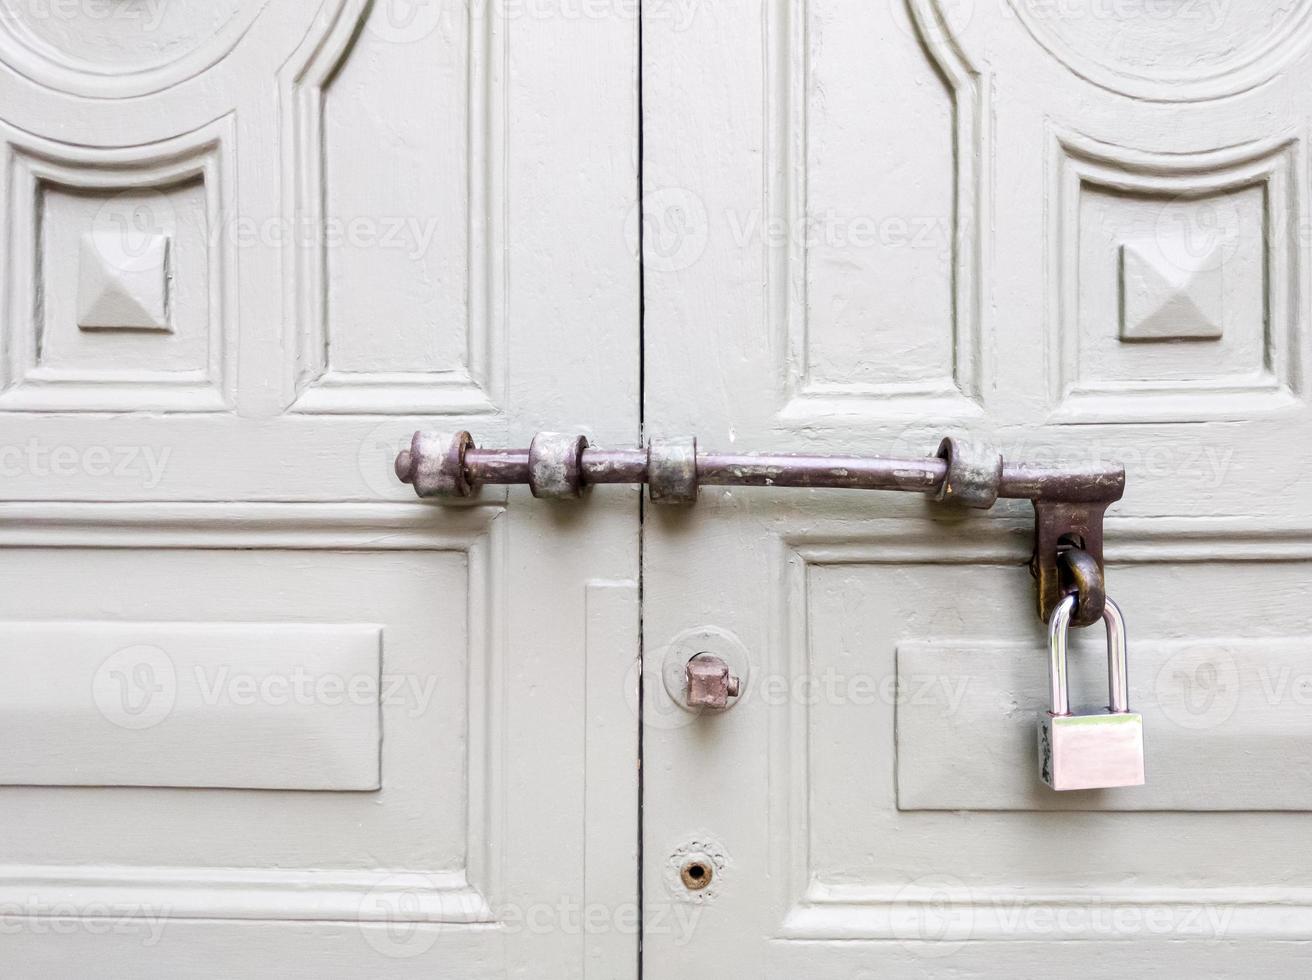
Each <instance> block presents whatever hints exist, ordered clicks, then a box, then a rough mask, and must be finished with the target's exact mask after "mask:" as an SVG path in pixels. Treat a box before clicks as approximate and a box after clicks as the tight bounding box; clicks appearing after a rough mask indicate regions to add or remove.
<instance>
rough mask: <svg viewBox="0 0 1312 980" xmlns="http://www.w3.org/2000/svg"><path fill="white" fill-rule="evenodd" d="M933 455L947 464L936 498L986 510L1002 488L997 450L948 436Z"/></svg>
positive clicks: (1000, 459) (944, 501)
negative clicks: (945, 473)
mask: <svg viewBox="0 0 1312 980" xmlns="http://www.w3.org/2000/svg"><path fill="white" fill-rule="evenodd" d="M936 455H937V456H938V458H939V459H941V460H943V461H944V462H945V463H947V464H948V471H947V475H946V476H945V477H944V478H943V483H942V485H941V486H940V487H939V491H938V496H937V499H938V500H939V501H941V502H943V503H954V504H960V505H961V506H963V507H976V508H979V509H980V510H988V509H989V508H990V507H992V506H993V505H994V504H995V503H996V502H997V499H998V492H999V490H1000V489H1001V488H1002V454H1001V453H999V452H997V451H995V450H993V449H991V448H989V447H987V446H981V445H979V444H977V443H966V442H962V441H961V440H960V439H954V438H952V437H951V436H948V437H947V438H945V439H944V440H943V441H942V442H941V443H939V446H938V453H937V454H936Z"/></svg>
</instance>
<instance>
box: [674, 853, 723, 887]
mask: <svg viewBox="0 0 1312 980" xmlns="http://www.w3.org/2000/svg"><path fill="white" fill-rule="evenodd" d="M714 875H715V872H714V871H712V870H711V866H710V865H709V864H707V863H706V862H705V861H699V860H692V861H689V862H688V863H687V864H685V865H684V866H683V867H682V868H680V869H679V877H680V878H682V879H683V885H684V887H685V888H687V889H688V890H689V891H694V892H696V891H701V890H702V889H703V888H705V887H706V886H707V885H709V884H710V883H711V878H712V877H714Z"/></svg>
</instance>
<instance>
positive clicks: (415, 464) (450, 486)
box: [396, 432, 474, 497]
mask: <svg viewBox="0 0 1312 980" xmlns="http://www.w3.org/2000/svg"><path fill="white" fill-rule="evenodd" d="M473 448H474V439H473V437H472V436H471V435H470V434H469V433H468V432H457V433H456V434H455V435H453V436H451V437H450V438H449V439H448V438H446V437H444V436H441V435H438V434H437V433H433V432H416V433H415V435H414V438H413V439H412V440H410V449H409V450H407V451H403V452H401V453H400V454H399V455H398V456H397V457H396V475H397V477H398V478H399V479H400V480H401V482H402V483H409V484H411V485H412V486H413V487H414V488H415V493H417V494H418V495H419V496H421V497H468V496H469V495H470V494H472V493H473V492H474V485H473V483H471V482H470V479H469V474H468V472H467V471H466V469H465V453H467V452H468V451H469V450H471V449H473Z"/></svg>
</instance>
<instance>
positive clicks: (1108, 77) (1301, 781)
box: [643, 0, 1312, 980]
mask: <svg viewBox="0 0 1312 980" xmlns="http://www.w3.org/2000/svg"><path fill="white" fill-rule="evenodd" d="M1309 17H1312V5H1309V4H1308V3H1303V2H1295V3H1288V2H1275V0H1272V2H1251V3H1243V4H1237V3H1192V2H1185V0H1180V2H1168V3H1153V2H1142V3H1139V2H1133V0H1131V2H1128V3H1096V2H1084V0H1074V2H1070V3H1038V2H1033V3H1032V2H1029V0H1007V2H1003V0H990V2H984V0H974V2H972V0H959V2H951V3H949V2H937V0H910V2H905V0H876V2H863V3H858V2H855V0H724V2H717V3H715V4H713V5H711V4H707V5H702V6H700V7H699V8H698V9H697V11H696V13H695V16H693V17H691V18H689V19H686V20H685V21H682V22H679V23H676V22H674V21H673V20H672V19H670V18H668V17H664V16H659V15H658V13H657V10H656V8H652V9H651V10H650V11H649V14H648V16H647V17H646V18H645V22H644V27H645V30H644V35H643V62H644V63H643V93H644V146H645V148H646V152H645V155H644V170H643V173H644V194H645V200H646V201H647V203H648V226H649V228H651V229H653V231H652V233H651V234H649V236H648V250H647V266H646V267H647V280H646V326H645V338H646V362H645V374H646V380H647V386H646V406H645V419H646V424H647V428H648V430H649V431H650V432H652V433H654V434H678V433H685V432H688V433H691V432H695V433H696V434H697V435H698V437H699V438H700V440H701V444H702V446H703V448H707V449H709V448H714V447H722V448H726V449H728V448H733V449H735V450H737V451H745V450H750V449H772V450H782V449H797V450H804V451H812V452H825V451H832V452H843V451H846V452H889V451H897V452H901V453H922V454H929V453H932V452H933V451H934V448H935V446H936V445H937V438H938V436H939V435H940V434H943V433H944V432H945V431H957V432H965V433H968V434H972V435H975V436H979V437H982V438H986V439H991V440H995V441H996V442H998V443H999V444H1000V445H1001V447H1002V449H1003V451H1004V452H1005V453H1006V455H1007V456H1008V458H1012V459H1016V460H1025V459H1030V460H1035V461H1040V462H1050V463H1052V462H1059V461H1063V460H1067V461H1071V462H1073V463H1083V462H1088V461H1090V460H1101V461H1108V460H1121V461H1123V462H1124V463H1125V464H1126V466H1127V468H1128V473H1129V489H1128V492H1127V494H1126V496H1125V499H1124V501H1123V502H1122V503H1121V504H1119V505H1117V506H1116V507H1114V508H1113V510H1112V512H1111V520H1110V523H1109V527H1108V534H1109V543H1108V548H1109V560H1110V563H1111V564H1110V568H1109V591H1110V594H1111V595H1112V597H1113V598H1115V599H1117V600H1119V602H1120V604H1121V606H1122V608H1123V609H1124V611H1125V614H1126V617H1127V620H1128V624H1129V631H1130V647H1129V650H1130V658H1129V662H1130V692H1131V696H1132V704H1133V705H1136V706H1137V707H1138V708H1139V709H1140V710H1142V712H1143V715H1144V724H1145V727H1146V741H1147V785H1145V786H1144V787H1142V788H1137V789H1125V790H1116V791H1107V792H1101V793H1098V792H1086V793H1077V794H1065V795H1058V794H1056V793H1053V792H1051V791H1049V790H1047V789H1045V788H1044V787H1043V786H1042V785H1041V784H1040V782H1039V780H1038V778H1037V758H1036V751H1035V747H1034V745H1035V735H1034V730H1035V723H1036V722H1035V719H1036V718H1037V716H1038V713H1039V712H1040V711H1041V710H1043V706H1044V696H1045V694H1046V686H1045V682H1046V644H1045V637H1044V635H1043V631H1042V627H1041V625H1040V624H1039V623H1038V622H1037V619H1036V617H1035V615H1034V612H1033V598H1032V584H1031V581H1030V578H1029V575H1028V573H1027V570H1026V568H1025V561H1026V559H1027V557H1028V555H1027V550H1028V544H1029V526H1030V522H1031V517H1030V514H1029V508H1028V505H1025V504H1014V505H1010V506H1009V505H1005V504H1000V505H999V506H998V507H997V508H996V509H995V510H994V511H993V512H990V513H988V514H970V515H962V514H950V513H945V512H943V511H941V510H937V509H935V508H934V506H933V505H931V504H928V503H926V502H925V501H922V500H919V499H905V498H906V496H907V495H900V494H894V495H888V496H880V495H877V494H860V493H846V494H843V493H837V492H834V491H814V492H804V491H779V490H774V491H771V490H754V491H741V490H732V491H730V490H720V491H704V492H703V496H702V500H701V502H700V504H699V505H698V507H697V508H696V510H695V511H692V512H689V513H686V514H667V513H657V514H654V515H649V516H648V518H647V521H646V524H645V546H644V613H643V622H644V643H645V650H646V657H647V660H646V665H645V677H646V685H645V696H646V702H645V704H646V720H645V726H644V800H645V807H644V855H645V867H644V880H645V893H646V896H647V902H648V905H649V907H650V908H653V909H657V908H659V907H660V906H661V904H662V903H666V904H669V903H674V904H679V903H682V904H683V905H684V906H685V907H686V908H688V909H692V910H695V911H696V913H697V914H696V917H695V928H693V929H691V930H680V929H674V928H672V927H670V925H669V923H670V921H671V919H670V918H669V917H668V916H666V917H664V918H662V919H656V918H655V917H652V918H650V919H649V922H648V927H647V932H646V938H645V943H644V964H645V974H644V975H645V976H646V977H648V978H649V980H657V978H665V977H671V978H674V977H688V976H694V975H703V974H714V975H717V976H726V977H727V976H735V977H766V976H769V977H780V978H782V977H807V978H810V980H820V978H838V977H844V978H852V977H866V978H874V977H889V976H906V977H912V976H917V977H938V976H949V975H951V976H963V977H964V976H1041V975H1048V974H1051V973H1053V972H1054V971H1056V972H1057V973H1060V974H1063V975H1080V976H1113V975H1114V976H1130V975H1136V976H1137V975H1149V974H1156V975H1160V976H1186V975H1187V976H1239V975H1249V974H1254V973H1263V974H1267V975H1285V976H1298V975H1302V974H1304V973H1305V972H1306V965H1307V956H1308V952H1307V941H1308V939H1309V935H1312V906H1310V904H1309V902H1310V896H1312V892H1310V891H1309V887H1310V886H1312V866H1309V862H1308V860H1307V856H1306V853H1305V851H1304V849H1302V848H1300V846H1299V844H1298V843H1297V842H1298V841H1300V840H1302V839H1303V838H1304V837H1305V836H1306V834H1307V833H1308V830H1309V823H1308V819H1309V817H1308V811H1309V810H1312V777H1310V776H1309V773H1312V767H1309V762H1312V750H1310V749H1309V746H1312V724H1310V723H1309V715H1308V712H1307V683H1308V636H1309V631H1310V630H1312V615H1310V614H1309V607H1308V603H1307V602H1306V598H1305V597H1306V591H1307V583H1308V581H1309V573H1310V572H1312V568H1310V562H1312V525H1309V523H1308V516H1307V514H1308V503H1309V500H1310V499H1312V491H1309V489H1308V483H1307V479H1308V476H1309V471H1308V464H1307V461H1306V460H1307V454H1306V453H1305V452H1303V451H1302V449H1301V447H1302V445H1303V444H1304V443H1305V442H1306V440H1307V438H1308V436H1309V434H1310V433H1312V425H1310V423H1312V419H1310V418H1309V411H1308V405H1307V378H1308V356H1307V355H1308V343H1307V323H1308V319H1307V316H1308V310H1307V297H1308V290H1307V281H1308V279H1307V277H1308V248H1307V246H1308V236H1307V234H1306V229H1307V228H1308V227H1309V214H1308V171H1307V165H1308V164H1307V145H1306V144H1307V138H1308V132H1309V118H1308V102H1307V95H1306V93H1307V91H1308V89H1309V84H1310V83H1312V58H1310V57H1309V54H1308V48H1309V42H1310V41H1312V25H1310V24H1309ZM1092 632H1093V631H1089V633H1090V634H1092ZM680 644H682V645H683V646H684V648H686V649H693V648H695V647H696V646H697V645H698V644H702V645H710V646H711V647H712V648H714V649H716V650H723V651H730V652H731V653H732V655H733V656H734V657H737V658H739V661H740V662H741V664H742V665H743V670H742V672H743V673H744V675H745V676H744V695H743V696H742V697H741V699H740V701H739V703H737V704H736V705H735V706H734V707H732V708H731V709H729V710H728V711H727V712H724V713H722V714H720V715H717V716H702V717H696V718H694V717H692V716H689V715H687V714H684V713H682V712H681V711H680V710H679V709H678V708H677V707H676V706H674V705H673V703H672V701H671V699H670V697H669V696H668V694H667V692H666V689H665V686H664V685H663V684H662V683H661V680H660V668H661V664H662V659H663V656H664V650H665V648H667V647H674V648H676V649H677V648H679V646H680ZM1102 651H1103V647H1102V638H1101V636H1097V637H1095V636H1092V635H1089V636H1085V637H1081V640H1080V642H1079V644H1078V645H1077V647H1076V654H1075V657H1076V661H1077V662H1076V663H1075V665H1074V667H1073V669H1074V671H1075V684H1076V685H1077V687H1079V688H1080V692H1079V693H1080V694H1081V696H1082V697H1083V698H1084V699H1085V700H1086V701H1087V702H1088V703H1097V701H1098V699H1099V698H1101V697H1104V693H1103V688H1102V687H1101V686H1100V685H1102V684H1105V673H1104V671H1103V661H1102V657H1103V652H1102ZM1104 703H1105V702H1104ZM690 855H691V856H693V857H695V858H696V859H698V860H700V861H702V862H703V864H704V865H705V867H706V868H707V869H708V873H709V874H710V876H711V882H710V884H709V886H708V887H705V888H702V889H700V890H690V889H689V888H688V887H687V886H685V884H684V883H683V882H682V881H681V877H680V874H679V870H680V867H681V865H682V864H683V863H684V862H686V861H687V860H688V859H689V856H690Z"/></svg>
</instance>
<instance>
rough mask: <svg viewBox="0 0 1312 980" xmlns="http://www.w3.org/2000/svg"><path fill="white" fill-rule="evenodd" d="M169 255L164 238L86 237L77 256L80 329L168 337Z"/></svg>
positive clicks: (111, 233)
mask: <svg viewBox="0 0 1312 980" xmlns="http://www.w3.org/2000/svg"><path fill="white" fill-rule="evenodd" d="M169 251H170V249H169V238H168V236H167V235H140V234H138V235H132V236H125V235H122V234H119V233H118V232H115V231H90V232H87V233H86V234H84V235H83V236H82V241H81V245H80V253H79V256H78V276H77V325H78V327H80V328H81V329H83V330H158V331H162V332H165V333H172V332H173V326H172V324H171V323H170V322H169V303H168V287H169Z"/></svg>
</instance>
